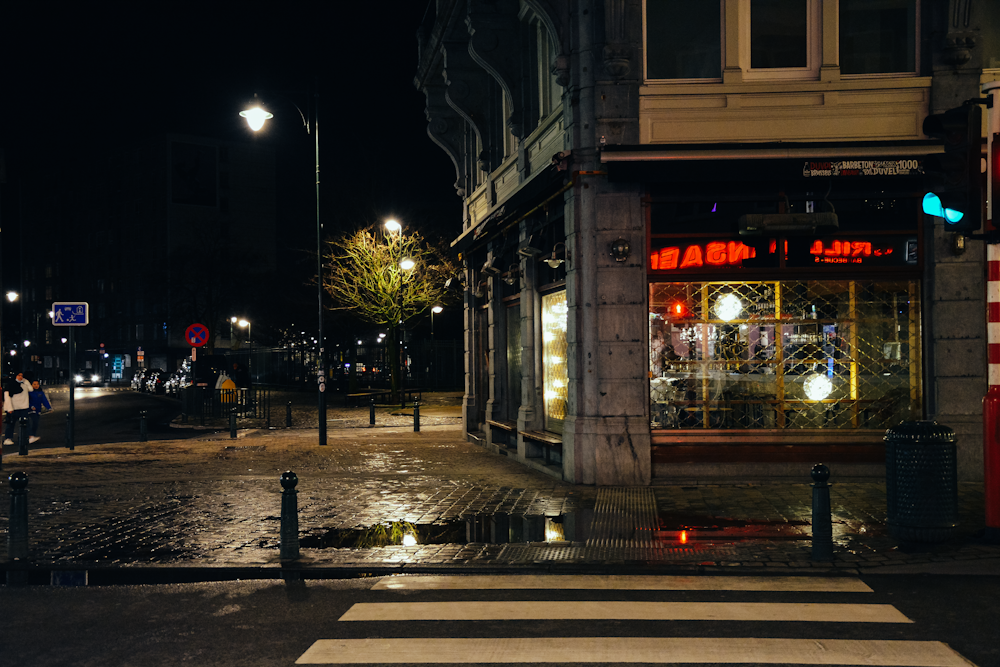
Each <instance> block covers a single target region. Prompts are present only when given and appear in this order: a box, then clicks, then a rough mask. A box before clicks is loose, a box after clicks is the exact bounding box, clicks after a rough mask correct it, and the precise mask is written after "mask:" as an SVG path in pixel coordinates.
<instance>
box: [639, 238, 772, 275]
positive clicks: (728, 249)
mask: <svg viewBox="0 0 1000 667" xmlns="http://www.w3.org/2000/svg"><path fill="white" fill-rule="evenodd" d="M756 256H757V252H756V251H755V250H754V249H753V248H751V247H750V246H748V245H744V244H743V243H741V242H739V241H712V242H710V243H705V244H702V245H697V244H696V245H689V246H687V247H686V248H684V249H683V252H682V251H681V248H680V247H676V246H675V247H670V248H663V249H661V250H659V251H658V252H654V253H652V254H651V255H650V256H649V268H650V270H652V271H670V270H673V269H690V268H698V267H702V266H705V265H706V264H707V265H708V266H740V265H741V264H742V263H743V260H744V259H749V258H751V257H756Z"/></svg>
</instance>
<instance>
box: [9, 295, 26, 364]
mask: <svg viewBox="0 0 1000 667" xmlns="http://www.w3.org/2000/svg"><path fill="white" fill-rule="evenodd" d="M19 296H20V295H19V294H18V293H17V292H15V291H14V290H10V291H9V292H7V301H9V302H10V303H14V302H15V301H17V299H18V297H19ZM21 324H22V322H21V318H20V317H18V327H17V336H18V338H20V336H21V329H22V326H21ZM17 340H18V339H17V338H15V339H14V346H13V348H11V351H10V356H11V357H16V356H17ZM10 364H11V371H12V372H13V371H14V370H15V367H16V364H15V363H14V360H13V359H11V362H10ZM20 366H21V370H24V358H23V357H22V359H21V364H20Z"/></svg>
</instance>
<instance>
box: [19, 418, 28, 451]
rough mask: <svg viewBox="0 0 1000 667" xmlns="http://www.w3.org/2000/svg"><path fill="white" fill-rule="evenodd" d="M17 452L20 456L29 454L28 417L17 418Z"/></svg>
mask: <svg viewBox="0 0 1000 667" xmlns="http://www.w3.org/2000/svg"><path fill="white" fill-rule="evenodd" d="M17 453H18V455H19V456H27V455H28V418H27V417H21V418H20V419H18V420H17Z"/></svg>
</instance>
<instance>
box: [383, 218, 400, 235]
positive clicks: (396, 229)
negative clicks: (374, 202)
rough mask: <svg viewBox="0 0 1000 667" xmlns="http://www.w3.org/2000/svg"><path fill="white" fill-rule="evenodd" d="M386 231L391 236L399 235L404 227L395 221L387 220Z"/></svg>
mask: <svg viewBox="0 0 1000 667" xmlns="http://www.w3.org/2000/svg"><path fill="white" fill-rule="evenodd" d="M385 231H387V232H389V233H390V234H399V233H400V232H401V231H403V225H401V224H399V223H398V222H396V221H395V220H386V221H385Z"/></svg>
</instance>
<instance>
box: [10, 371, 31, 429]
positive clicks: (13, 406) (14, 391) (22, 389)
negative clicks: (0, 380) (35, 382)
mask: <svg viewBox="0 0 1000 667" xmlns="http://www.w3.org/2000/svg"><path fill="white" fill-rule="evenodd" d="M30 395H31V384H30V383H29V382H28V381H27V380H25V379H24V373H18V374H17V375H16V376H14V379H13V380H11V381H9V382H8V383H7V384H5V385H4V388H3V411H4V414H5V416H6V419H7V428H5V429H4V438H3V444H5V445H13V444H14V440H13V438H14V424H15V423H17V422H19V421H20V420H21V417H27V416H28V412H29V411H30V410H31V398H30Z"/></svg>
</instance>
